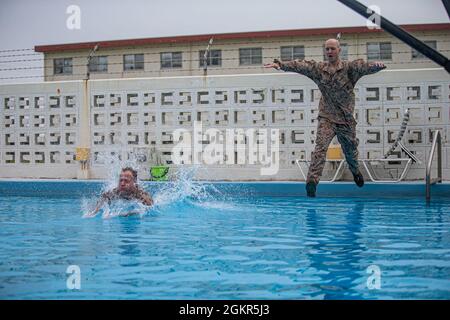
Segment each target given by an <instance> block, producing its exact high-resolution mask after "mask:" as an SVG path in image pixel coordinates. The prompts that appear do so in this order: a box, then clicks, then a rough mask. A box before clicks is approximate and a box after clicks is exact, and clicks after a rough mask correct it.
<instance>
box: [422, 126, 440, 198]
mask: <svg viewBox="0 0 450 320" xmlns="http://www.w3.org/2000/svg"><path fill="white" fill-rule="evenodd" d="M436 146H437V153H438V155H437V178H434V179H431V164H432V163H433V159H434V153H435V152H436ZM437 182H442V137H441V132H440V131H439V130H435V131H433V144H432V145H431V151H430V155H429V157H428V164H427V169H426V175H425V185H426V187H425V188H426V189H425V196H426V200H427V202H429V201H430V199H431V185H433V184H435V183H437Z"/></svg>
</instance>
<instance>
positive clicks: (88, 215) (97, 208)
mask: <svg viewBox="0 0 450 320" xmlns="http://www.w3.org/2000/svg"><path fill="white" fill-rule="evenodd" d="M106 200H107V199H106V197H104V196H103V195H102V197H101V198H100V199H99V200H98V201H97V204H96V205H95V209H94V210H93V211H91V212H88V213H86V214H84V216H83V217H85V218H92V217H95V216H96V215H97V213H98V212H99V211H100V209H101V207H102V206H103V205H104V204H105V202H106Z"/></svg>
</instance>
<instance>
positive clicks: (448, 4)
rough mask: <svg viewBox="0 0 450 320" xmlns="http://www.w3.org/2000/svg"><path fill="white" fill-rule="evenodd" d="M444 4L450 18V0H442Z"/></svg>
mask: <svg viewBox="0 0 450 320" xmlns="http://www.w3.org/2000/svg"><path fill="white" fill-rule="evenodd" d="M442 4H443V5H444V7H445V10H447V14H448V17H449V18H450V0H442Z"/></svg>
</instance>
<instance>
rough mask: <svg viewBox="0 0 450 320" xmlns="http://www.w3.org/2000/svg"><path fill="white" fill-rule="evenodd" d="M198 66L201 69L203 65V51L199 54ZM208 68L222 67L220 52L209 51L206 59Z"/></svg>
mask: <svg viewBox="0 0 450 320" xmlns="http://www.w3.org/2000/svg"><path fill="white" fill-rule="evenodd" d="M198 60H199V66H200V68H203V65H204V63H205V50H201V51H200V52H199V59H198ZM206 64H207V65H208V66H216V67H217V66H221V65H222V50H210V51H209V52H208V57H207V59H206Z"/></svg>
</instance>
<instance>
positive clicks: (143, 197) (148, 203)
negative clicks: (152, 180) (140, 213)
mask: <svg viewBox="0 0 450 320" xmlns="http://www.w3.org/2000/svg"><path fill="white" fill-rule="evenodd" d="M140 200H141V202H142V203H143V204H145V205H146V206H152V205H153V199H152V197H151V196H150V195H149V194H148V193H147V192H142V194H141V197H140Z"/></svg>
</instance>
